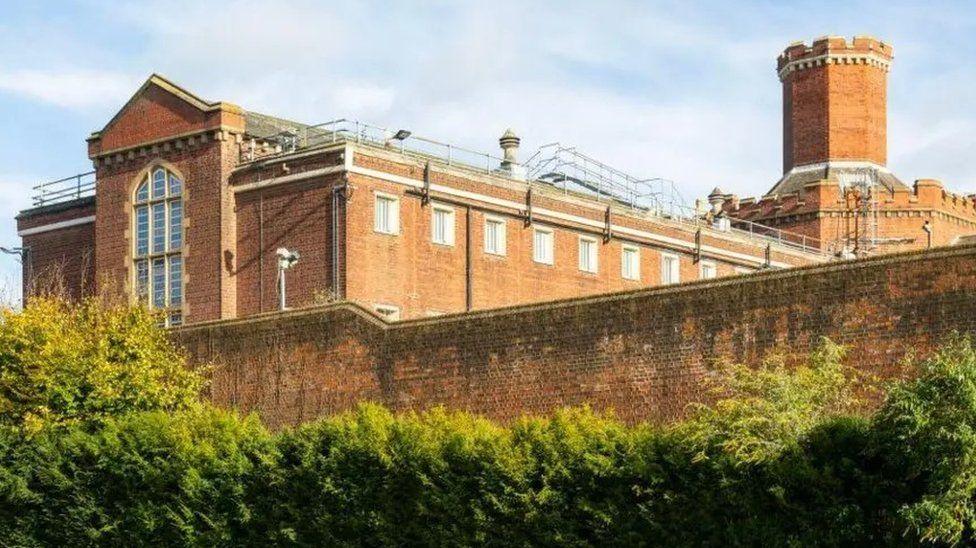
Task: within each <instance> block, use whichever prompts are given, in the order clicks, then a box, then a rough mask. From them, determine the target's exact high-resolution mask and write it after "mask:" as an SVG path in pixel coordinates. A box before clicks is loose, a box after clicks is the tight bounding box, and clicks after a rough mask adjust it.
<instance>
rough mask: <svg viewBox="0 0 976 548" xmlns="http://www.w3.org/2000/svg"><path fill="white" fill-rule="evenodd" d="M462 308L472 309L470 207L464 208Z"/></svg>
mask: <svg viewBox="0 0 976 548" xmlns="http://www.w3.org/2000/svg"><path fill="white" fill-rule="evenodd" d="M464 214H465V216H464V303H465V304H464V306H465V310H467V311H469V312H470V311H471V309H472V308H473V307H474V303H473V301H474V288H473V286H472V279H471V271H472V265H471V206H469V205H466V206H464Z"/></svg>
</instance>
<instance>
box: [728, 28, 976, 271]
mask: <svg viewBox="0 0 976 548" xmlns="http://www.w3.org/2000/svg"><path fill="white" fill-rule="evenodd" d="M892 59H893V50H892V47H891V45H889V44H886V43H884V42H882V41H880V40H877V39H875V38H870V37H864V36H858V37H855V38H854V39H853V40H851V41H848V40H846V39H845V38H841V37H824V38H819V39H817V40H814V41H813V43H812V45H809V46H808V45H806V44H804V43H802V42H797V43H794V44H791V45H790V46H789V47H788V48H786V50H785V51H784V52H783V53H782V54H781V55H780V56H779V59H778V60H777V64H776V68H777V72H778V74H779V79H780V81H781V82H782V84H783V177H782V178H781V179H780V180H779V181H778V182H777V183H776V184H775V185H773V187H772V188H771V189H770V190H769V192H767V193H766V194H765V195H764V196H762V197H759V198H748V199H740V198H738V197H736V196H734V195H724V194H722V193H721V191H719V192H717V193H715V195H714V196H712V197H711V198H712V199H714V200H715V201H716V202H718V203H722V202H724V204H723V206H722V207H723V209H724V210H725V211H726V212H727V213H728V214H729V215H730V216H732V217H734V218H736V219H746V220H751V221H755V222H759V223H763V224H766V225H769V226H774V227H777V228H783V229H786V230H790V231H794V232H798V233H801V234H806V235H808V236H810V237H812V238H815V239H816V241H817V242H819V243H820V245H821V246H822V248H823V249H824V250H826V251H829V252H832V253H834V254H840V255H847V256H849V255H859V256H860V255H867V254H877V253H887V252H893V251H900V250H906V249H918V248H924V247H928V246H931V245H951V244H953V243H956V242H958V241H959V240H960V239H961V238H964V237H966V236H968V235H971V234H976V201H974V197H973V196H972V195H969V196H962V195H959V194H954V193H951V192H949V191H948V190H946V189H945V187H944V186H943V185H942V183H941V182H939V181H936V180H932V179H920V180H917V181H915V183H914V185H912V186H911V187H909V186H908V185H906V184H905V183H903V182H902V181H901V180H900V179H899V178H898V177H897V176H895V174H893V173H892V172H891V171H890V170H889V169H888V168H887V159H888V152H887V78H888V71H889V69H890V67H891V62H892Z"/></svg>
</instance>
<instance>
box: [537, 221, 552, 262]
mask: <svg viewBox="0 0 976 548" xmlns="http://www.w3.org/2000/svg"><path fill="white" fill-rule="evenodd" d="M553 244H554V241H553V234H552V229H551V228H542V227H537V228H536V229H535V230H533V231H532V260H533V261H535V262H537V263H541V264H552V263H553V260H554V258H555V251H554V249H553V247H554V246H553Z"/></svg>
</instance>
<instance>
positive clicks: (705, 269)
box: [701, 261, 718, 280]
mask: <svg viewBox="0 0 976 548" xmlns="http://www.w3.org/2000/svg"><path fill="white" fill-rule="evenodd" d="M716 276H718V267H717V266H715V263H713V262H711V261H702V262H701V279H703V280H711V279H712V278H715V277H716Z"/></svg>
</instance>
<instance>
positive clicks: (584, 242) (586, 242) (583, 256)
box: [579, 236, 600, 274]
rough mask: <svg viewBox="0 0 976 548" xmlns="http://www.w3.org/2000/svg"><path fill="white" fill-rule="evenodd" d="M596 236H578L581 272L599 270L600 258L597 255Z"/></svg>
mask: <svg viewBox="0 0 976 548" xmlns="http://www.w3.org/2000/svg"><path fill="white" fill-rule="evenodd" d="M598 253H599V251H598V248H597V241H596V238H592V237H590V236H580V237H579V269H580V270H582V271H583V272H592V273H594V274H595V273H596V272H597V271H598V270H599V264H600V258H599V255H598Z"/></svg>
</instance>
